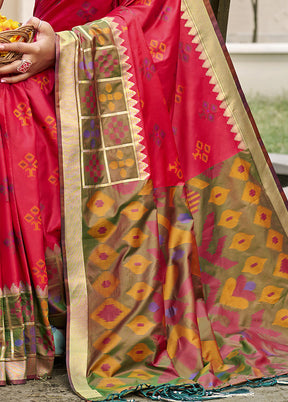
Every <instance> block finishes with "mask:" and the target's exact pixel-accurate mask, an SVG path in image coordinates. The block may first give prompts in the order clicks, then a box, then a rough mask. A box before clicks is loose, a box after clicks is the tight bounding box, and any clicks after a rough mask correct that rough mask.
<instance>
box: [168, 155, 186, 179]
mask: <svg viewBox="0 0 288 402" xmlns="http://www.w3.org/2000/svg"><path fill="white" fill-rule="evenodd" d="M171 171H174V172H175V174H176V176H177V177H178V179H180V180H181V179H183V172H182V169H181V165H180V162H179V159H178V158H176V160H175V162H174V164H173V165H172V164H171V163H169V172H171Z"/></svg>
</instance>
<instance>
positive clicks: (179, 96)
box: [175, 85, 184, 103]
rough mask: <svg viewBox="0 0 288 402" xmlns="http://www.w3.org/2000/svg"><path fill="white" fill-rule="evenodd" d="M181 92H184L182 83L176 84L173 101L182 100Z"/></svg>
mask: <svg viewBox="0 0 288 402" xmlns="http://www.w3.org/2000/svg"><path fill="white" fill-rule="evenodd" d="M183 94H184V87H183V86H182V85H178V86H177V89H176V94H175V102H176V103H181V102H182V96H183Z"/></svg>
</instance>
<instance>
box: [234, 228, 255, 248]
mask: <svg viewBox="0 0 288 402" xmlns="http://www.w3.org/2000/svg"><path fill="white" fill-rule="evenodd" d="M254 237H255V236H254V235H248V234H246V233H242V232H239V233H237V234H235V236H234V237H233V240H232V243H231V246H230V247H229V248H233V249H235V250H238V251H246V250H248V248H249V247H250V244H251V241H252V240H253V238H254Z"/></svg>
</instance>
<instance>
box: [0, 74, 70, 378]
mask: <svg viewBox="0 0 288 402" xmlns="http://www.w3.org/2000/svg"><path fill="white" fill-rule="evenodd" d="M53 86H54V76H53V75H51V74H50V75H49V72H46V73H43V74H39V75H38V76H35V77H34V78H32V79H31V80H28V81H25V82H24V83H20V84H16V85H11V86H8V85H5V84H1V106H0V126H1V147H0V152H1V158H0V159H1V172H0V199H1V212H0V216H1V234H0V266H1V283H0V299H1V308H0V312H1V324H0V328H1V330H0V344H1V358H0V366H1V369H0V385H5V384H6V383H12V384H18V383H23V382H25V381H26V380H27V379H31V378H32V379H34V378H40V377H43V376H45V375H47V374H48V375H50V374H51V371H52V368H53V361H54V341H53V335H52V332H51V326H50V324H51V323H50V321H49V319H48V314H50V317H53V314H55V315H56V316H57V317H56V319H55V320H56V321H59V315H60V316H61V317H62V326H63V311H64V316H65V304H64V298H63V297H64V295H63V290H61V287H62V288H63V280H62V275H63V270H62V257H61V253H60V202H59V179H58V178H59V173H58V156H57V131H56V120H55V118H53V116H54V101H53ZM50 284H51V290H49V291H48V286H49V285H50ZM61 291H62V294H61ZM49 310H50V311H49ZM51 321H53V318H51ZM64 326H65V318H64Z"/></svg>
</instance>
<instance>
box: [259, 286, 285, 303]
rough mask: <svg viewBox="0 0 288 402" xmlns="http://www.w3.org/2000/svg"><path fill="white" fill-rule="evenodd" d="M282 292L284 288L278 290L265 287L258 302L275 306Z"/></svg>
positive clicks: (274, 287) (273, 287)
mask: <svg viewBox="0 0 288 402" xmlns="http://www.w3.org/2000/svg"><path fill="white" fill-rule="evenodd" d="M283 290H284V288H278V287H276V286H266V287H265V288H264V289H263V291H262V294H261V297H260V299H259V301H260V302H264V303H270V304H275V303H277V302H278V300H279V299H280V296H281V293H282V291H283Z"/></svg>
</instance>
